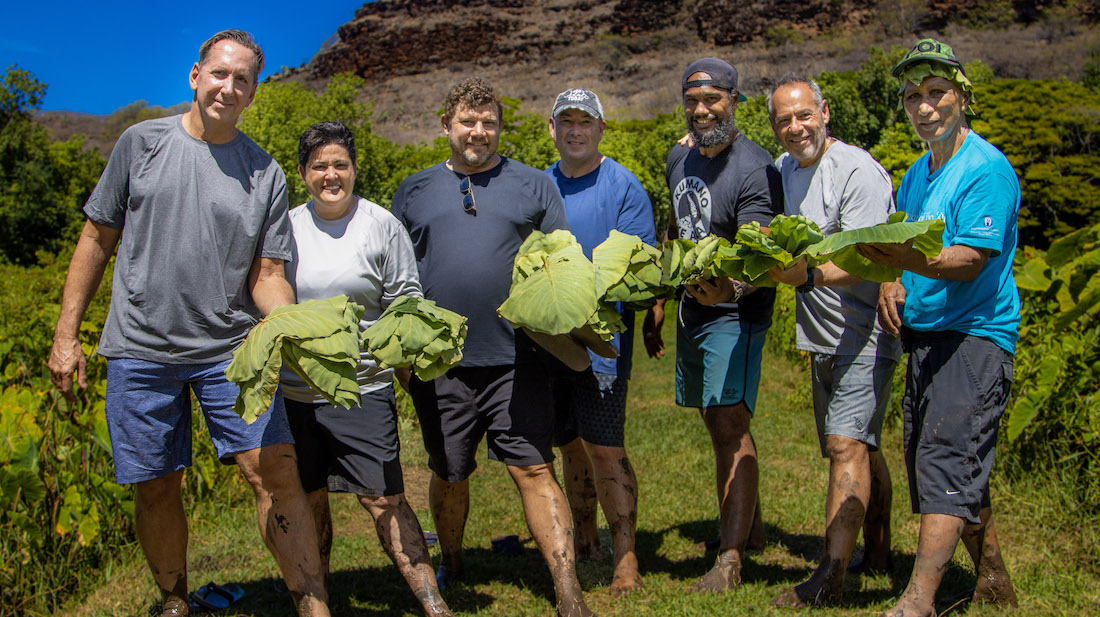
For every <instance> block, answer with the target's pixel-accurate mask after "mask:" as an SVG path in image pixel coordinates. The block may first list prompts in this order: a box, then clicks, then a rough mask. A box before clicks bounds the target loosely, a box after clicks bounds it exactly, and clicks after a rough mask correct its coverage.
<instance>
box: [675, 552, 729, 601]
mask: <svg viewBox="0 0 1100 617" xmlns="http://www.w3.org/2000/svg"><path fill="white" fill-rule="evenodd" d="M740 586H741V560H740V559H739V558H738V556H737V554H736V553H735V552H734V551H726V552H724V553H722V554H720V555H718V559H716V560H715V561H714V567H713V568H711V569H710V572H707V573H706V574H704V575H703V577H702V578H700V579H699V580H697V581H695V584H694V585H692V586H691V587H690V588H689V589H688V591H691V592H692V593H710V592H718V591H729V590H732V589H737V588H738V587H740Z"/></svg>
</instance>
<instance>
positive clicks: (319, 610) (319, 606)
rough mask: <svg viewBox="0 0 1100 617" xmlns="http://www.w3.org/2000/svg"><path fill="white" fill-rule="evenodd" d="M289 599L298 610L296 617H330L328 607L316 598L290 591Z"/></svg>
mask: <svg viewBox="0 0 1100 617" xmlns="http://www.w3.org/2000/svg"><path fill="white" fill-rule="evenodd" d="M290 597H291V599H292V600H294V608H296V609H298V617H330V613H329V610H328V606H327V605H326V604H325V603H324V602H322V601H321V599H320V598H318V597H317V596H311V595H306V594H304V593H299V592H297V591H291V592H290Z"/></svg>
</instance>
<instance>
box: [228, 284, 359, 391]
mask: <svg viewBox="0 0 1100 617" xmlns="http://www.w3.org/2000/svg"><path fill="white" fill-rule="evenodd" d="M349 305H351V307H352V311H351V314H350V315H349V314H347V313H346V310H347V309H348V307H349ZM356 313H357V314H356ZM362 314H363V308H362V307H360V306H359V305H358V304H355V303H354V302H349V301H348V298H347V296H344V295H339V296H334V297H332V298H327V299H324V300H306V301H305V302H300V303H298V304H288V305H286V306H280V307H279V308H276V309H275V310H273V311H271V313H270V314H269V315H268V316H267V317H265V318H264V319H262V320H260V323H258V324H256V326H255V327H253V328H252V330H251V331H250V332H249V333H248V336H247V337H246V338H245V340H244V341H243V342H242V343H241V344H240V346H238V347H237V348H236V349H235V350H233V362H232V363H230V365H229V366H228V367H227V368H226V369H225V375H226V377H228V378H229V380H230V381H232V382H235V383H242V382H244V381H247V380H249V379H251V378H252V377H254V376H255V375H256V374H257V373H258V372H260V371H261V370H263V366H264V364H265V363H266V362H267V361H268V359H269V358H270V357H271V348H272V347H273V346H275V344H276V341H277V339H278V337H280V336H285V335H290V336H293V337H294V338H297V339H308V338H324V337H326V336H329V335H331V334H334V333H336V332H338V331H340V330H344V329H346V328H347V327H348V324H349V322H350V321H349V318H350V317H354V324H355V325H356V327H358V323H359V316H361V315H362Z"/></svg>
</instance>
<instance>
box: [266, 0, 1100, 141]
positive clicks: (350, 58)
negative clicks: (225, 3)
mask: <svg viewBox="0 0 1100 617" xmlns="http://www.w3.org/2000/svg"><path fill="white" fill-rule="evenodd" d="M1067 1H1068V4H1067ZM1098 19H1100V0H1014V1H1010V0H930V1H928V2H925V1H922V0H803V1H801V2H790V1H789V0H753V1H751V2H749V1H745V0H668V1H663V2H662V1H652V0H381V1H378V2H370V3H367V4H364V5H363V7H362V8H361V9H359V11H357V12H356V15H355V18H354V19H353V20H352V21H350V22H348V23H346V24H344V25H343V26H341V27H340V28H339V30H338V32H337V37H336V39H337V40H336V42H335V43H333V44H331V45H328V46H326V47H325V48H324V49H322V50H321V51H320V52H319V53H318V54H317V55H316V56H315V57H314V58H313V60H312V61H311V62H310V63H309V64H307V65H305V66H303V67H299V68H297V69H289V70H287V71H285V72H284V73H282V74H281V75H278V76H276V77H275V79H296V80H301V81H304V82H306V83H307V84H309V85H311V86H313V87H323V84H324V82H325V81H326V80H327V79H328V77H330V76H331V75H334V74H336V73H341V72H352V73H355V74H357V75H359V76H361V77H363V78H364V79H365V80H366V81H367V82H368V87H367V89H366V91H365V92H364V98H366V99H369V100H371V101H372V102H373V104H374V107H375V113H376V117H375V120H376V122H375V128H376V130H377V132H379V133H380V134H381V135H383V136H385V137H387V138H389V139H392V140H395V141H399V142H409V141H419V140H422V139H427V138H431V137H436V136H438V135H439V129H438V126H439V125H438V119H437V118H435V116H434V113H435V111H436V110H438V109H439V106H440V104H441V101H442V100H443V97H444V95H445V93H446V91H447V89H448V88H449V87H450V85H451V84H453V83H454V82H455V81H457V80H458V79H460V78H461V77H464V76H468V75H473V74H480V75H483V76H485V77H487V78H489V79H490V80H492V81H493V82H494V83H496V84H497V85H498V87H499V88H500V89H501V91H502V92H503V93H504V94H505V95H506V96H511V97H515V98H518V99H521V100H522V101H523V102H524V106H523V108H522V109H523V111H534V112H538V113H543V112H545V111H546V110H545V109H543V108H544V107H548V106H549V105H550V104H551V102H552V98H553V96H554V95H555V94H556V93H558V92H560V91H562V90H564V89H566V88H569V87H574V86H584V87H588V88H591V89H593V90H595V91H596V92H597V93H598V94H600V96H601V97H602V98H603V99H604V102H605V107H607V109H608V113H609V116H610V117H612V118H619V119H622V118H644V117H652V116H653V115H655V114H657V113H662V112H669V111H672V110H673V109H675V107H676V105H677V104H678V102H679V91H678V83H679V74H680V71H681V70H682V67H684V66H686V65H687V64H688V63H689V62H691V61H692V60H694V59H695V58H698V57H701V56H704V55H716V56H720V57H724V58H726V59H728V60H730V61H731V62H732V63H734V64H735V65H736V66H737V67H738V69H739V71H740V73H741V80H742V83H741V87H742V90H744V91H746V92H747V93H749V94H759V93H762V92H763V91H765V90H766V88H767V87H768V86H769V85H770V84H771V83H774V81H775V80H776V79H777V78H778V77H780V76H781V75H782V74H784V73H786V72H788V71H798V72H803V73H808V74H811V75H813V74H817V73H819V72H821V71H826V70H831V71H843V70H851V69H854V68H857V67H858V66H859V64H860V63H861V62H863V60H864V59H865V58H866V54H867V49H868V47H870V46H872V45H874V46H878V47H887V48H888V47H890V46H891V45H900V46H903V47H908V46H910V45H912V43H913V42H914V41H915V40H916V39H918V38H920V37H923V36H938V37H941V38H944V39H945V40H947V41H949V42H950V43H951V44H952V45H954V47H955V49H956V51H957V53H958V54H959V56H960V57H961V58H962V59H963V60H964V61H967V60H970V59H976V58H980V59H982V61H983V62H985V63H986V64H988V65H990V66H991V67H992V68H993V69H994V72H995V73H996V74H997V75H998V76H1002V77H1029V78H1043V77H1068V78H1071V79H1074V78H1077V74H1078V73H1079V71H1080V67H1081V66H1082V65H1083V64H1084V61H1085V59H1086V58H1087V50H1088V49H1089V47H1090V45H1091V46H1094V47H1095V46H1097V45H1100V32H1098V29H1097V28H1096V26H1095V24H1096V23H1097V21H1098Z"/></svg>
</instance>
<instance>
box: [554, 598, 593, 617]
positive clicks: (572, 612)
mask: <svg viewBox="0 0 1100 617" xmlns="http://www.w3.org/2000/svg"><path fill="white" fill-rule="evenodd" d="M558 617H596V613H593V612H592V610H591V609H589V608H588V605H587V604H585V603H584V599H579V600H566V601H562V602H558Z"/></svg>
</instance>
